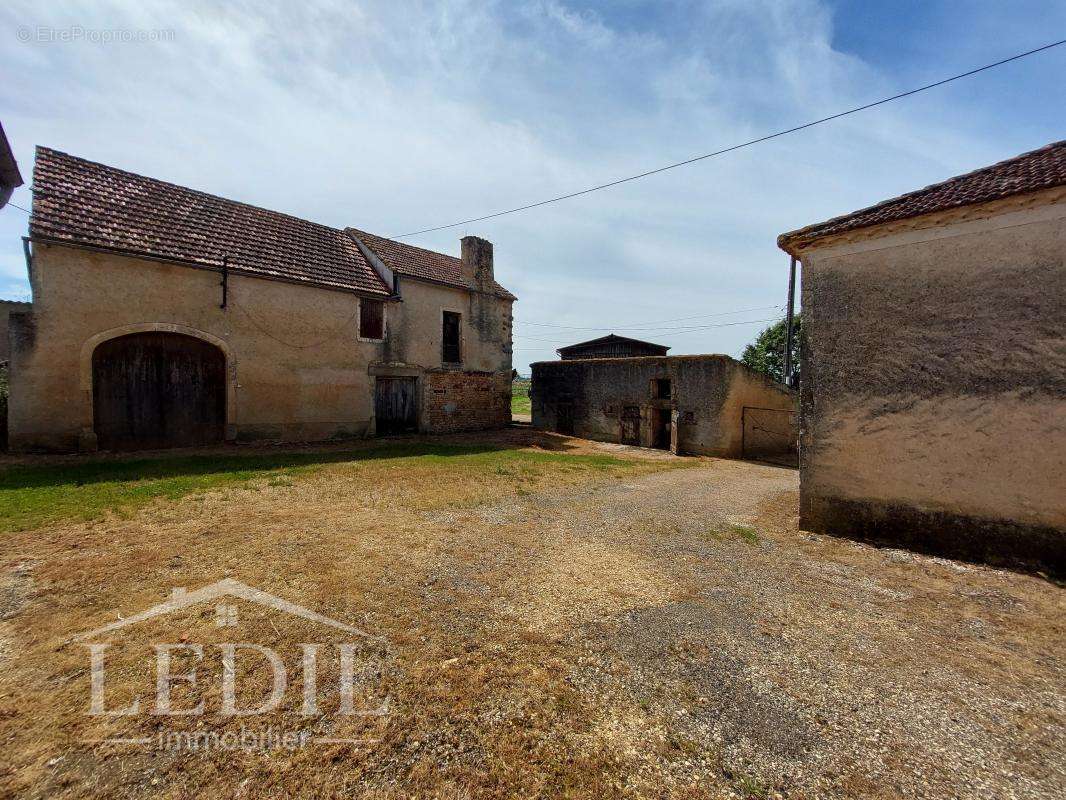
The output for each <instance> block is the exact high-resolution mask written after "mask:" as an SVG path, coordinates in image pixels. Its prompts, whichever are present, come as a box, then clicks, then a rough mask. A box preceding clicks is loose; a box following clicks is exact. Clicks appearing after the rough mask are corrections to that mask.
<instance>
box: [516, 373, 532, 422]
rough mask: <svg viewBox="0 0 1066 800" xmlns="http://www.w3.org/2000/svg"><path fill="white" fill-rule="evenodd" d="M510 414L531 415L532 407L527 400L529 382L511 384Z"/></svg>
mask: <svg viewBox="0 0 1066 800" xmlns="http://www.w3.org/2000/svg"><path fill="white" fill-rule="evenodd" d="M511 413H512V414H532V413H533V405H532V403H531V402H530V400H529V381H512V382H511Z"/></svg>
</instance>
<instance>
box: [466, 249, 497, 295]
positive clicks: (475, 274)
mask: <svg viewBox="0 0 1066 800" xmlns="http://www.w3.org/2000/svg"><path fill="white" fill-rule="evenodd" d="M463 278H465V279H466V280H467V282H469V283H472V284H473V285H474V286H477V287H478V288H479V289H483V288H485V287H486V286H488V284H489V283H490V282H491V281H492V278H493V275H492V242H490V241H487V240H485V239H482V238H480V237H477V236H464V237H463Z"/></svg>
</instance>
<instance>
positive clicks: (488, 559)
mask: <svg viewBox="0 0 1066 800" xmlns="http://www.w3.org/2000/svg"><path fill="white" fill-rule="evenodd" d="M797 484H798V474H797V472H796V471H794V470H790V469H785V468H778V467H773V466H767V465H758V464H750V463H741V462H729V461H714V460H711V461H705V462H703V463H702V464H701V465H700V466H698V467H697V468H694V469H688V470H680V471H674V472H667V473H658V474H653V475H649V476H644V477H641V478H638V479H634V480H630V481H627V482H625V483H621V484H615V485H610V484H609V485H596V486H593V487H590V488H586V489H584V490H582V491H578V492H576V493H572V492H571V493H567V494H556V495H549V496H541V497H534V498H528V499H527V501H526V502H522V503H514V502H510V503H507V504H502V505H499V506H485V507H481V508H479V509H477V510H476V512H474V516H476V521H477V522H479V523H485V522H488V523H490V524H499V525H501V526H502V525H506V524H508V523H513V522H514V521H515V520H517V519H525V520H529V523H530V527H531V530H530V535H529V538H528V540H527V544H526V546H525V547H523V548H521V549H519V550H517V551H516V550H513V549H510V548H498V547H490V548H486V549H485V550H484V551H483V560H482V561H481V563H480V564H479V567H478V568H479V569H481V570H484V569H488V568H496V569H504V570H507V569H512V570H514V573H513V574H514V577H513V578H512V579H511V580H510V581H509V582H508V583H507V585H506V586H503V587H499V588H498V589H496V590H495V591H494V594H499V595H500V597H499V600H498V602H497V604H496V611H497V612H498V613H499V617H498V620H500V621H498V622H497V624H506V623H504V622H502V621H505V620H507V621H511V622H513V623H517V624H520V625H523V626H527V627H528V628H529V629H531V630H535V631H537V632H539V633H541V634H544V635H547V636H551V637H557V638H558V640H559V641H560V642H561V643H563V644H564V645H565V647H566V649H568V650H571V651H573V652H575V653H577V654H578V655H577V656H576V657H575V663H576V665H575V666H574V668H573V669H572V671H571V674H570V675H569V680H570V681H571V683H572V684H573V685H575V686H576V687H577V688H578V689H579V690H580V692H581V693H582V694H583V695H584V696H586V697H588V698H589V699H590V700H591V701H592V703H591V704H592V705H593V706H594V707H595V708H597V709H599V710H600V711H601V713H602V718H601V719H600V720H599V721H598V727H599V728H600V732H601V734H603V735H604V736H607V737H608V738H609V739H610V740H611V741H612V743H613V748H614V749H615V751H616V752H618V753H622V754H624V757H625V759H626V760H627V762H628V770H627V771H628V772H629V774H630V776H632V777H631V778H630V779H629V780H630V783H629V788H630V789H633V790H636V791H637V792H638V793H640V794H648V795H654V794H658V793H660V792H663V791H669V790H671V789H682V788H684V787H701V788H704V789H706V788H707V787H716V790H717V791H723V792H728V793H731V794H733V795H738V796H749V797H765V796H778V795H780V796H788V797H841V796H848V797H949V796H950V797H959V798H969V797H972V798H988V797H1032V798H1047V797H1052V796H1064V795H1066V771H1064V766H1066V729H1064V727H1063V721H1064V719H1066V694H1064V690H1066V672H1064V666H1063V665H1064V660H1063V655H1064V648H1063V625H1062V622H1063V615H1062V611H1063V597H1064V595H1063V592H1062V590H1061V589H1060V588H1058V587H1056V586H1055V585H1053V584H1051V583H1048V582H1046V581H1044V580H1042V579H1040V578H1037V577H1033V576H1026V575H1019V574H1015V573H1011V572H1006V571H1000V570H994V569H989V568H985V567H979V566H973V565H968V564H962V563H958V562H952V561H946V560H942V559H936V558H929V557H925V556H919V555H914V554H911V553H908V552H904V551H899V550H879V549H876V548H873V547H870V546H867V545H863V544H858V543H853V542H849V541H846V540H840V539H834V538H831V537H822V536H815V535H811V534H806V533H802V532H799V531H797V517H796V516H795V514H796V511H795V509H796V506H797V488H798V486H797ZM453 521H454V520H453ZM468 521H469V522H472V523H473V522H474V519H468ZM471 528H472V529H473V530H477V531H483V528H482V525H479V524H478V525H472V526H471ZM494 559H495V560H494Z"/></svg>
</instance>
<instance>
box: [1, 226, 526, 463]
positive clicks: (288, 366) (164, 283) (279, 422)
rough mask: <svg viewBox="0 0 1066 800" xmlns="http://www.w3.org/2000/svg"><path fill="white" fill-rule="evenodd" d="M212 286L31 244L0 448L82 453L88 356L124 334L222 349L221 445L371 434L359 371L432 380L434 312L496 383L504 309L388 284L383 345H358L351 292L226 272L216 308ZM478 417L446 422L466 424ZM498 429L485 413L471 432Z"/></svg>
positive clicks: (210, 280)
mask: <svg viewBox="0 0 1066 800" xmlns="http://www.w3.org/2000/svg"><path fill="white" fill-rule="evenodd" d="M219 279H220V276H219V273H218V272H215V271H212V270H206V269H197V268H194V267H190V266H187V265H183V264H176V263H168V262H160V261H153V260H147V259H139V258H132V257H124V256H118V255H114V254H111V253H103V252H96V251H91V250H86V249H79V248H74V247H66V246H59V245H48V244H41V243H37V244H35V245H34V255H33V270H32V273H31V283H32V285H33V293H34V304H33V310H32V312H30V313H25V314H21V315H15V316H13V318H12V319H13V321H14V322H17V330H16V329H15V325H13V329H12V336H11V341H12V342H13V344H15V345H16V348H15V350H14V351H13V352H12V356H11V364H12V369H11V375H12V377H11V402H10V409H9V433H10V446H11V448H12V449H17V450H58V451H68V450H74V449H78V448H79V447H81V448H90V449H91V447H92V446H93V431H94V422H93V400H92V368H91V359H92V353H93V350H94V348H95V347H96V345H98V344H99V343H100V342H102V341H105V340H107V339H108V338H112V337H114V336H120V335H124V334H127V333H132V332H141V331H150V330H153V331H170V332H174V333H181V334H184V335H190V336H194V337H197V338H200V339H203V340H205V341H208V342H210V343H212V344H214V345H215V346H217V347H218V348H219V349H221V350H223V352H224V353H225V356H226V368H227V384H228V385H227V400H226V406H227V408H226V420H227V426H226V435H227V439H240V440H245V439H274V440H283V441H286V440H287V441H314V440H322V439H330V438H336V437H352V436H365V435H369V434H371V433H372V432H373V431H374V427H375V426H374V381H375V378H374V375H373V374H372V371H373V369H374V368H375V367H382V365H384V366H383V367H382V369H381V370H380V371H379V372H378V373H377V374H389V370H390V369H394V370H396V371H398V372H399V374H411V375H415V376H420V375H422V374H423V373H427V372H428V371H432V370H437V369H440V368H441V345H440V340H441V313H442V310H443V309H448V310H455V311H459V312H460V313H462V315H463V323H462V341H463V362H464V368H466V369H468V370H470V371H477V372H486V373H492V374H499V375H501V376H503V375H506V376H507V377H508V378H509V376H510V372H511V302H510V301H509V300H505V299H503V298H499V297H496V296H494V295H493V296H488V295H485V294H484V293H480V292H470V291H465V290H462V289H457V288H453V287H448V286H441V285H437V284H434V283H429V282H423V281H417V280H414V279H409V278H406V279H402V281H401V284H400V290H401V293H402V301H396V302H388V303H387V307H386V314H385V316H386V337H385V339H384V340H383V341H369V340H364V339H360V338H359V335H358V334H359V298H358V297H357V296H356V295H353V294H350V293H347V292H341V291H331V290H327V289H324V288H320V287H314V286H306V285H298V284H292V283H286V282H282V281H273V280H265V279H261V278H253V277H248V276H242V275H236V274H231V275H230V279H229V305H228V307H227V308H225V309H222V308H220V307H219V304H220V300H221V289H220V287H219ZM475 322H476V323H477V324H475ZM479 381H481V378H475V379H474V382H475V383H478V382H479ZM473 397H475V395H471V394H469V393H463V394H461V396H459V397H458V401H459V402H466V401H467V400H470V399H471V398H473ZM479 403H480V401H479ZM479 408H481V406H480V405H479ZM478 413H480V412H479V411H471V412H467V411H466V410H465V408H464V410H463V413H462V414H461V415H460V416H464V415H465V419H466V424H468V425H470V426H473V424H474V420H475V419H476V418H477V414H478ZM508 419H509V417H508ZM500 424H506V420H504V421H502V422H501V420H500V416H499V414H498V413H496V412H495V410H494V411H493V413H492V414H491V416H490V417H488V418H482V419H481V423H480V425H479V426H480V427H491V426H496V425H500Z"/></svg>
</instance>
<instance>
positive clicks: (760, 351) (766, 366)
mask: <svg viewBox="0 0 1066 800" xmlns="http://www.w3.org/2000/svg"><path fill="white" fill-rule="evenodd" d="M802 318H803V315H802V314H797V315H796V317H795V319H794V320H793V323H792V369H793V371H794V372H795V373H796V374H797V375H798V374H799V371H800V363H799V340H800V329H801V327H802ZM740 360H741V361H742V362H743V363H744V364H746V365H747V366H749V367H751V368H752V369H753V370H756V371H757V372H761V373H763V374H764V375H768V376H769V377H771V378H773V379H774V380H775V381H777V382H778V383H784V379H785V377H784V369H785V364H784V361H785V320H783V319H782V320H779V321H778V322H775V323H774V324H773V325H771V326H770V327H769V328H766V329H765V330H763V331H762V333H760V334H759V335H758V336H756V337H755V341H754V342H752V343H751V344H749V345H748V346H747V347H745V348H744V354H743V355H742V356H741V357H740Z"/></svg>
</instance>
